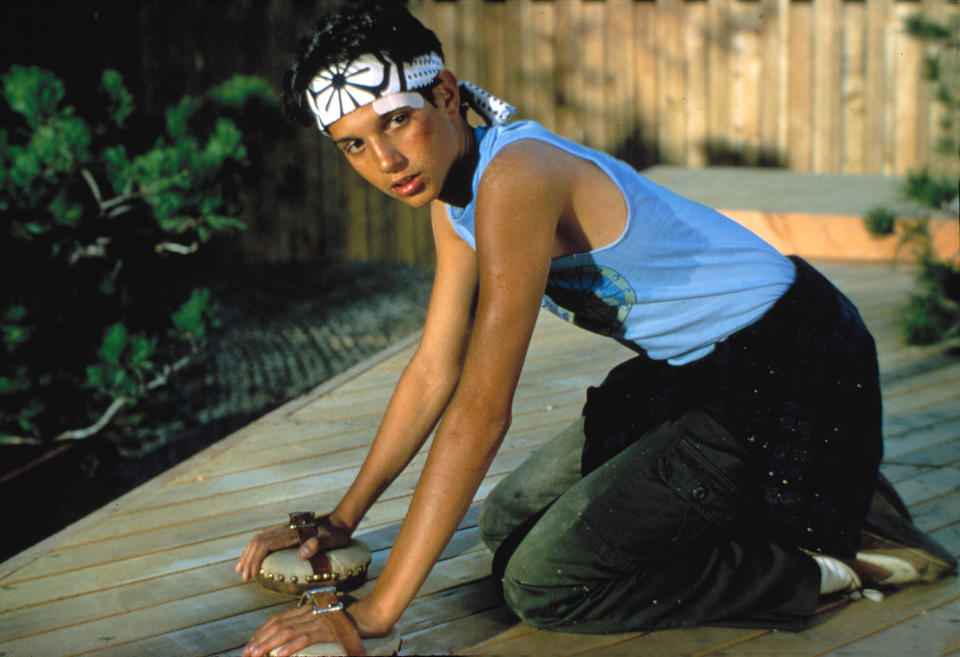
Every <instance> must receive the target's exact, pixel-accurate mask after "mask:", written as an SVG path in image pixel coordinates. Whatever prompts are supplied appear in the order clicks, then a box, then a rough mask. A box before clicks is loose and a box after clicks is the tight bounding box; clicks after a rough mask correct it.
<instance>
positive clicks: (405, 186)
mask: <svg viewBox="0 0 960 657" xmlns="http://www.w3.org/2000/svg"><path fill="white" fill-rule="evenodd" d="M390 188H391V189H393V191H394V193H396V194H398V195H400V196H412V195H413V194H417V193H419V192H420V191H422V190H423V177H422V176H421V175H420V174H419V173H415V174H413V175H412V176H406V177H405V178H401V179H400V180H397V181H395V182H393V183H392V184H391V185H390Z"/></svg>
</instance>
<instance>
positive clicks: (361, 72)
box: [307, 54, 396, 127]
mask: <svg viewBox="0 0 960 657" xmlns="http://www.w3.org/2000/svg"><path fill="white" fill-rule="evenodd" d="M391 75H393V76H395V75H396V74H395V72H394V71H393V67H392V66H391V62H390V61H389V60H387V59H385V58H382V57H379V56H377V55H374V54H366V55H361V56H360V57H358V58H356V59H353V60H351V61H349V62H346V63H342V64H335V65H334V66H332V67H331V68H328V69H327V70H325V71H321V72H320V73H319V74H318V75H317V76H316V77H315V78H313V80H312V81H311V82H310V86H309V93H308V94H307V99H308V100H309V101H310V104H311V109H312V110H313V113H314V114H315V115H316V116H317V117H318V118H320V119H321V121H322V118H326V117H329V118H334V117H337V118H339V117H340V116H343V115H345V114H349V113H350V112H352V111H353V110H355V109H357V108H358V107H362V106H363V105H366V104H368V103H370V102H372V101H373V100H375V99H377V98H380V97H381V96H382V95H383V92H384V90H386V89H387V88H388V87H390V86H391ZM334 103H336V105H335V106H333V107H331V106H332V105H334ZM334 120H336V119H334ZM322 122H323V124H324V127H326V126H327V125H329V124H330V123H332V122H333V121H322Z"/></svg>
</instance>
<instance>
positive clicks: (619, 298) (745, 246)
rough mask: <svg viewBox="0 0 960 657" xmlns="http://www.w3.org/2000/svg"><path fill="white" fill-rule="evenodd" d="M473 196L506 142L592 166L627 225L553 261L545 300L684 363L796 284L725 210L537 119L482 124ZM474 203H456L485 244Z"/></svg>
mask: <svg viewBox="0 0 960 657" xmlns="http://www.w3.org/2000/svg"><path fill="white" fill-rule="evenodd" d="M476 136H477V142H478V143H479V151H480V153H479V155H480V158H479V164H478V166H477V170H476V172H475V173H474V176H473V199H474V201H475V199H476V197H477V190H478V188H479V185H480V179H481V177H482V176H483V172H484V170H485V169H486V167H487V165H489V164H490V162H491V161H492V160H493V158H494V157H495V156H496V154H497V153H498V152H499V151H500V149H502V148H503V147H504V146H506V145H507V144H511V143H513V142H515V141H519V140H521V139H536V140H539V141H543V142H546V143H548V144H551V145H552V146H555V147H557V148H560V149H562V150H564V151H566V152H568V153H570V154H571V155H574V156H576V157H580V158H582V159H585V160H587V161H589V162H593V163H594V164H595V165H597V166H598V167H599V168H600V169H601V170H603V171H604V172H605V173H606V174H607V175H608V176H609V177H610V178H611V180H613V182H614V183H616V185H617V186H618V187H619V188H620V191H621V192H622V193H623V196H624V199H625V201H626V204H627V223H626V227H625V228H624V230H623V233H622V234H621V235H620V237H619V238H617V240H616V241H615V242H613V243H612V244H609V245H607V246H604V247H602V248H599V249H595V250H593V251H589V252H587V253H577V254H573V255H568V256H563V257H560V258H556V259H554V260H553V263H552V265H551V267H550V276H549V280H548V282H547V289H546V294H545V295H544V298H543V306H544V307H545V308H547V309H548V310H549V311H551V312H553V313H554V314H556V315H558V316H560V317H561V318H563V319H566V320H567V321H570V322H573V323H574V324H577V325H578V326H582V327H583V328H585V329H588V330H590V331H593V332H596V333H601V334H603V335H609V336H611V337H613V338H615V339H617V340H619V341H621V342H623V343H625V344H627V345H628V346H634V347H639V348H640V349H642V350H643V351H645V352H646V354H647V355H648V356H649V357H650V358H653V359H656V360H666V361H667V362H669V363H670V364H671V365H683V364H686V363H689V362H692V361H694V360H697V359H698V358H701V357H703V356H705V355H707V354H708V353H710V352H711V351H712V350H713V346H714V344H715V343H717V342H719V341H722V340H723V339H725V338H726V337H728V336H729V335H731V334H733V333H735V332H736V331H738V330H739V329H741V328H744V327H746V326H749V325H750V324H752V323H753V322H754V321H756V320H757V319H759V318H760V316H761V315H763V314H764V313H765V312H766V311H767V310H768V309H769V308H770V307H771V306H772V305H773V304H774V302H775V301H776V300H777V299H779V298H780V296H781V295H782V294H783V293H784V292H785V291H786V290H787V288H788V287H789V286H790V284H791V283H792V282H793V279H794V276H795V274H796V272H795V269H794V266H793V263H792V262H790V261H789V260H788V259H787V258H786V257H784V256H783V255H781V254H780V253H779V252H778V251H777V250H776V249H774V248H773V247H772V246H770V245H769V244H767V243H766V242H764V241H763V240H762V239H760V238H759V237H757V236H756V235H755V234H754V233H752V232H751V231H749V230H747V229H746V228H744V227H742V226H741V225H740V224H738V223H736V222H735V221H733V220H732V219H729V218H727V217H725V216H723V215H722V214H720V213H719V212H716V211H715V210H712V209H710V208H707V207H705V206H703V205H700V204H699V203H695V202H693V201H690V200H688V199H685V198H683V197H681V196H678V195H676V194H674V193H673V192H671V191H669V190H667V189H666V188H664V187H661V186H660V185H657V184H655V183H653V182H651V181H650V180H647V179H646V178H644V177H643V176H641V175H640V174H639V173H637V172H636V171H635V170H634V169H633V168H632V167H631V166H630V165H628V164H626V163H625V162H621V161H620V160H617V159H615V158H613V157H611V156H609V155H607V154H605V153H602V152H599V151H595V150H593V149H590V148H587V147H585V146H582V145H580V144H577V143H575V142H572V141H569V140H567V139H564V138H562V137H559V136H557V135H554V134H552V133H551V132H549V131H548V130H547V129H546V128H544V127H543V126H541V125H539V124H537V123H534V122H531V121H519V122H515V123H511V124H508V125H504V126H496V127H491V128H487V127H485V126H484V127H480V128H477V131H476ZM474 201H471V202H470V204H469V205H467V207H465V208H458V207H453V206H449V205H448V206H447V214H448V216H449V218H450V221H451V223H452V225H453V227H454V229H455V230H456V231H457V233H458V234H459V235H460V236H461V237H462V238H463V239H464V240H465V241H466V242H467V243H469V244H470V246H472V247H473V248H474V250H476V248H477V247H476V239H475V236H474Z"/></svg>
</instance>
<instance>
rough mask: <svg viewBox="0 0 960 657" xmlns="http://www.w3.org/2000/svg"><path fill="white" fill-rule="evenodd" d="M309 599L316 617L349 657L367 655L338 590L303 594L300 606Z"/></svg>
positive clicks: (330, 589)
mask: <svg viewBox="0 0 960 657" xmlns="http://www.w3.org/2000/svg"><path fill="white" fill-rule="evenodd" d="M306 599H309V600H310V602H311V603H312V604H313V613H314V615H317V616H319V617H320V618H321V619H323V621H324V622H325V623H326V624H327V627H329V628H330V631H331V632H333V635H334V636H335V637H336V640H337V643H339V644H340V645H341V646H343V649H344V651H345V652H346V653H347V654H348V655H366V654H367V651H366V649H365V648H364V647H363V641H362V640H361V639H360V633H359V632H357V628H356V626H355V625H354V624H353V621H351V620H350V619H349V618H348V617H347V614H346V612H344V610H343V605H342V604H341V603H340V600H339V599H338V598H337V592H336V589H334V588H333V587H332V586H330V587H326V588H322V589H311V590H309V591H307V592H306V593H304V594H303V598H301V600H300V604H303V603H304V602H305V601H306Z"/></svg>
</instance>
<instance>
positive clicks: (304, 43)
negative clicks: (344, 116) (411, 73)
mask: <svg viewBox="0 0 960 657" xmlns="http://www.w3.org/2000/svg"><path fill="white" fill-rule="evenodd" d="M429 52H435V53H437V54H438V55H440V57H441V58H442V57H443V49H442V47H441V45H440V40H439V39H437V35H436V34H434V33H433V32H432V31H431V30H429V29H427V28H426V27H424V25H423V23H421V22H420V21H418V20H417V19H416V18H414V16H413V15H412V14H411V13H410V12H409V11H407V8H406V7H404V6H403V5H402V4H401V3H400V2H397V1H396V0H392V1H391V0H374V1H371V2H365V3H363V4H362V5H360V6H356V7H348V8H345V9H343V10H341V11H339V12H336V13H333V14H329V15H328V16H325V17H324V18H322V19H321V20H320V22H319V23H317V27H316V31H315V33H314V35H313V36H312V37H306V38H304V39H302V40H301V41H300V46H299V48H298V54H297V60H296V61H295V62H294V64H293V66H292V67H291V68H290V70H289V71H287V72H286V74H285V75H284V77H283V89H284V103H285V106H286V110H287V114H288V116H290V118H292V119H293V120H294V121H296V122H297V123H300V124H302V125H306V126H310V125H316V119H315V118H314V116H313V114H312V113H311V112H310V109H309V108H308V107H307V104H306V88H307V85H309V84H310V81H311V80H313V78H314V77H315V76H316V75H317V73H318V72H319V71H320V70H322V69H324V68H327V67H328V66H331V65H333V64H336V63H339V62H343V61H346V60H349V59H352V58H354V57H356V56H358V55H363V54H366V53H381V54H384V55H387V56H388V57H390V58H391V59H393V60H394V61H401V62H405V61H409V60H411V59H413V58H414V57H417V56H419V55H424V54H426V53H429ZM417 91H420V92H421V93H422V94H423V95H424V97H425V98H426V99H427V100H429V101H430V102H431V103H432V102H433V93H432V90H431V87H429V86H428V87H423V88H421V89H418V90H417Z"/></svg>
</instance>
